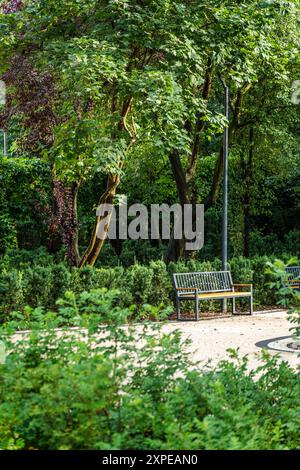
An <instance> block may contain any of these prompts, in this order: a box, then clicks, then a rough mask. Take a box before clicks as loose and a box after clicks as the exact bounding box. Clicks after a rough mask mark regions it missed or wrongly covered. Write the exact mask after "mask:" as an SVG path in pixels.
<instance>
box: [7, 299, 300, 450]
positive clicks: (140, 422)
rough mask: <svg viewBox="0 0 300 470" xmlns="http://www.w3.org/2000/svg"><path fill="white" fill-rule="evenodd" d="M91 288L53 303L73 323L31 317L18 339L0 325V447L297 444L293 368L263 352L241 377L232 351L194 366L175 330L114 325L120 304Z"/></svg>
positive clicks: (298, 393) (299, 397) (298, 386)
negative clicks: (0, 358)
mask: <svg viewBox="0 0 300 470" xmlns="http://www.w3.org/2000/svg"><path fill="white" fill-rule="evenodd" d="M101 292H102V293H101V294H99V293H98V299H99V301H98V303H96V302H91V295H92V294H91V293H85V300H86V301H84V296H82V297H81V300H80V303H79V304H78V302H77V304H76V306H75V305H74V304H73V306H72V305H71V304H70V302H71V300H72V299H69V304H66V303H65V301H64V302H62V304H63V305H62V308H63V309H65V310H63V311H62V312H61V316H62V317H64V316H65V317H68V314H69V315H72V316H75V317H76V315H75V311H74V309H75V310H76V309H77V317H76V318H77V326H78V327H81V328H80V329H75V330H74V329H73V330H72V329H67V328H65V329H64V328H63V329H61V330H60V331H59V332H58V331H57V330H55V329H54V328H53V327H54V326H58V325H62V324H63V322H62V320H61V318H59V317H56V316H55V315H56V314H52V316H51V313H49V314H48V315H41V317H40V319H39V318H38V314H37V312H36V313H35V318H34V319H31V324H30V325H28V326H31V333H30V334H28V335H25V336H21V335H17V336H15V337H12V336H11V333H13V332H14V327H15V326H16V325H14V324H9V325H7V326H6V328H2V336H1V339H2V341H3V342H4V343H5V344H6V348H7V351H8V352H9V354H7V356H6V360H5V362H4V363H2V364H1V365H0V373H1V381H0V448H1V449H129V448H130V449H170V448H171V449H292V448H299V446H300V423H299V419H298V418H299V401H300V381H299V370H293V369H292V368H290V367H289V365H288V364H287V363H286V362H278V361H277V359H276V358H274V357H273V358H270V357H269V356H268V355H267V354H266V353H264V354H263V358H262V365H261V367H260V368H258V369H257V370H255V371H252V372H249V371H247V359H246V358H244V359H239V358H238V357H237V355H236V353H235V352H234V351H231V353H230V354H231V360H230V361H222V362H221V363H220V364H219V365H218V367H216V368H209V367H208V366H206V367H202V368H200V366H199V365H197V364H192V363H191V362H190V360H189V354H188V353H187V346H188V345H187V343H186V342H182V341H181V339H180V335H179V333H178V332H175V333H172V334H165V333H164V331H163V329H162V327H161V326H158V325H157V324H151V325H149V324H146V323H145V324H143V325H132V324H128V323H127V324H126V322H127V319H128V317H130V314H131V311H130V309H127V310H126V309H121V308H119V307H117V306H116V304H115V300H116V295H117V293H116V292H108V291H105V290H103V291H101ZM78 306H79V307H78ZM68 309H70V310H68ZM46 325H48V327H47V326H46ZM83 327H85V328H84V329H83ZM12 339H14V341H13V342H12Z"/></svg>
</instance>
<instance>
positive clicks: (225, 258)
mask: <svg viewBox="0 0 300 470" xmlns="http://www.w3.org/2000/svg"><path fill="white" fill-rule="evenodd" d="M221 81H222V84H223V87H224V115H225V117H226V119H227V122H228V120H229V88H228V86H227V85H226V83H225V82H224V80H222V79H221ZM228 145H229V142H228V126H226V127H225V129H224V135H223V219H222V270H223V271H227V269H228ZM223 312H224V313H226V312H227V301H226V300H223Z"/></svg>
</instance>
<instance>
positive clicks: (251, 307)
mask: <svg viewBox="0 0 300 470" xmlns="http://www.w3.org/2000/svg"><path fill="white" fill-rule="evenodd" d="M252 313H253V296H252V295H251V297H250V315H252Z"/></svg>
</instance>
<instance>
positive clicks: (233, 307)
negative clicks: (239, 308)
mask: <svg viewBox="0 0 300 470" xmlns="http://www.w3.org/2000/svg"><path fill="white" fill-rule="evenodd" d="M235 313H236V309H235V298H234V297H233V298H232V315H234V314H235Z"/></svg>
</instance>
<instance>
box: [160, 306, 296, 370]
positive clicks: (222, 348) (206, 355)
mask: <svg viewBox="0 0 300 470" xmlns="http://www.w3.org/2000/svg"><path fill="white" fill-rule="evenodd" d="M290 328H291V324H290V322H289V321H288V320H287V315H286V312H272V313H256V314H254V315H252V316H235V317H230V318H219V319H212V320H202V321H199V322H180V323H177V322H174V323H169V324H167V325H166V326H164V329H165V331H172V330H174V329H179V330H180V331H181V332H182V335H183V338H190V339H191V340H192V344H191V346H190V349H191V351H192V352H193V357H194V359H195V360H197V361H199V360H200V361H205V362H207V361H208V360H211V361H212V363H213V364H216V363H218V362H219V361H220V360H221V359H224V358H226V357H228V353H227V352H226V350H227V349H228V348H234V349H237V348H239V352H240V354H241V355H245V354H248V355H249V367H250V368H255V367H256V366H257V365H258V364H259V359H258V358H257V357H255V355H256V354H257V353H259V352H260V351H261V348H260V347H258V346H256V345H255V344H256V343H258V342H259V341H263V340H269V339H273V338H278V337H282V336H289V335H290V334H291V332H290ZM269 352H270V354H272V355H274V354H279V355H280V357H281V358H282V359H283V360H286V361H288V362H289V363H290V364H291V365H292V366H293V367H296V366H297V365H300V358H299V357H298V356H297V353H292V352H277V351H272V350H269Z"/></svg>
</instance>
